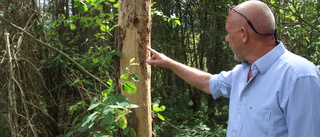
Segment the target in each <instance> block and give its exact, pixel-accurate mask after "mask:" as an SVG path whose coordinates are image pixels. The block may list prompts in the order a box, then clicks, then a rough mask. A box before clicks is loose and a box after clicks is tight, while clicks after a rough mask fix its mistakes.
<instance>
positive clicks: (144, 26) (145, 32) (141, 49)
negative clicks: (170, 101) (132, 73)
mask: <svg viewBox="0 0 320 137" xmlns="http://www.w3.org/2000/svg"><path fill="white" fill-rule="evenodd" d="M147 2H148V1H146V3H144V4H143V5H142V8H141V9H143V11H142V12H140V13H141V14H142V15H140V16H139V17H144V18H141V19H140V20H138V22H137V23H138V24H137V28H138V30H137V33H138V35H139V36H140V40H139V41H138V55H139V63H140V67H141V71H142V73H145V72H146V71H144V70H145V69H147V63H146V60H147V59H148V56H149V54H148V52H147V48H146V46H148V45H150V31H151V20H150V19H149V18H148V17H150V15H149V14H150V11H148V10H149V8H148V7H147ZM137 19H138V18H137ZM134 23H135V22H134ZM135 26H136V24H135Z"/></svg>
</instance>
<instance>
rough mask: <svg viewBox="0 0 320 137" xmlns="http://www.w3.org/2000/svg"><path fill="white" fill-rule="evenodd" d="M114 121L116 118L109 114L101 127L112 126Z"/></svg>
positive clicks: (104, 118)
mask: <svg viewBox="0 0 320 137" xmlns="http://www.w3.org/2000/svg"><path fill="white" fill-rule="evenodd" d="M113 121H114V116H113V114H112V113H108V114H106V115H105V116H104V117H103V120H102V121H101V123H100V126H104V125H106V124H108V125H111V124H112V123H113Z"/></svg>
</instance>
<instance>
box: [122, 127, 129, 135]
mask: <svg viewBox="0 0 320 137" xmlns="http://www.w3.org/2000/svg"><path fill="white" fill-rule="evenodd" d="M129 131H130V127H127V128H125V129H124V130H123V135H127V134H128V133H129Z"/></svg>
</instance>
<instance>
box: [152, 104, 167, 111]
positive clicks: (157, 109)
mask: <svg viewBox="0 0 320 137" xmlns="http://www.w3.org/2000/svg"><path fill="white" fill-rule="evenodd" d="M152 109H153V111H155V112H161V111H165V110H166V106H163V105H162V106H161V107H160V108H159V107H157V106H155V105H153V106H152Z"/></svg>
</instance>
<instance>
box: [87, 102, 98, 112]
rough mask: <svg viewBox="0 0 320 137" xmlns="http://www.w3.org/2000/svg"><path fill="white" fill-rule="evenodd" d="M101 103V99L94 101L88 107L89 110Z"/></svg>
mask: <svg viewBox="0 0 320 137" xmlns="http://www.w3.org/2000/svg"><path fill="white" fill-rule="evenodd" d="M100 104H101V102H100V101H97V102H94V103H93V104H92V105H91V106H90V107H89V108H88V110H91V109H94V108H96V107H97V106H98V105H100Z"/></svg>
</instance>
